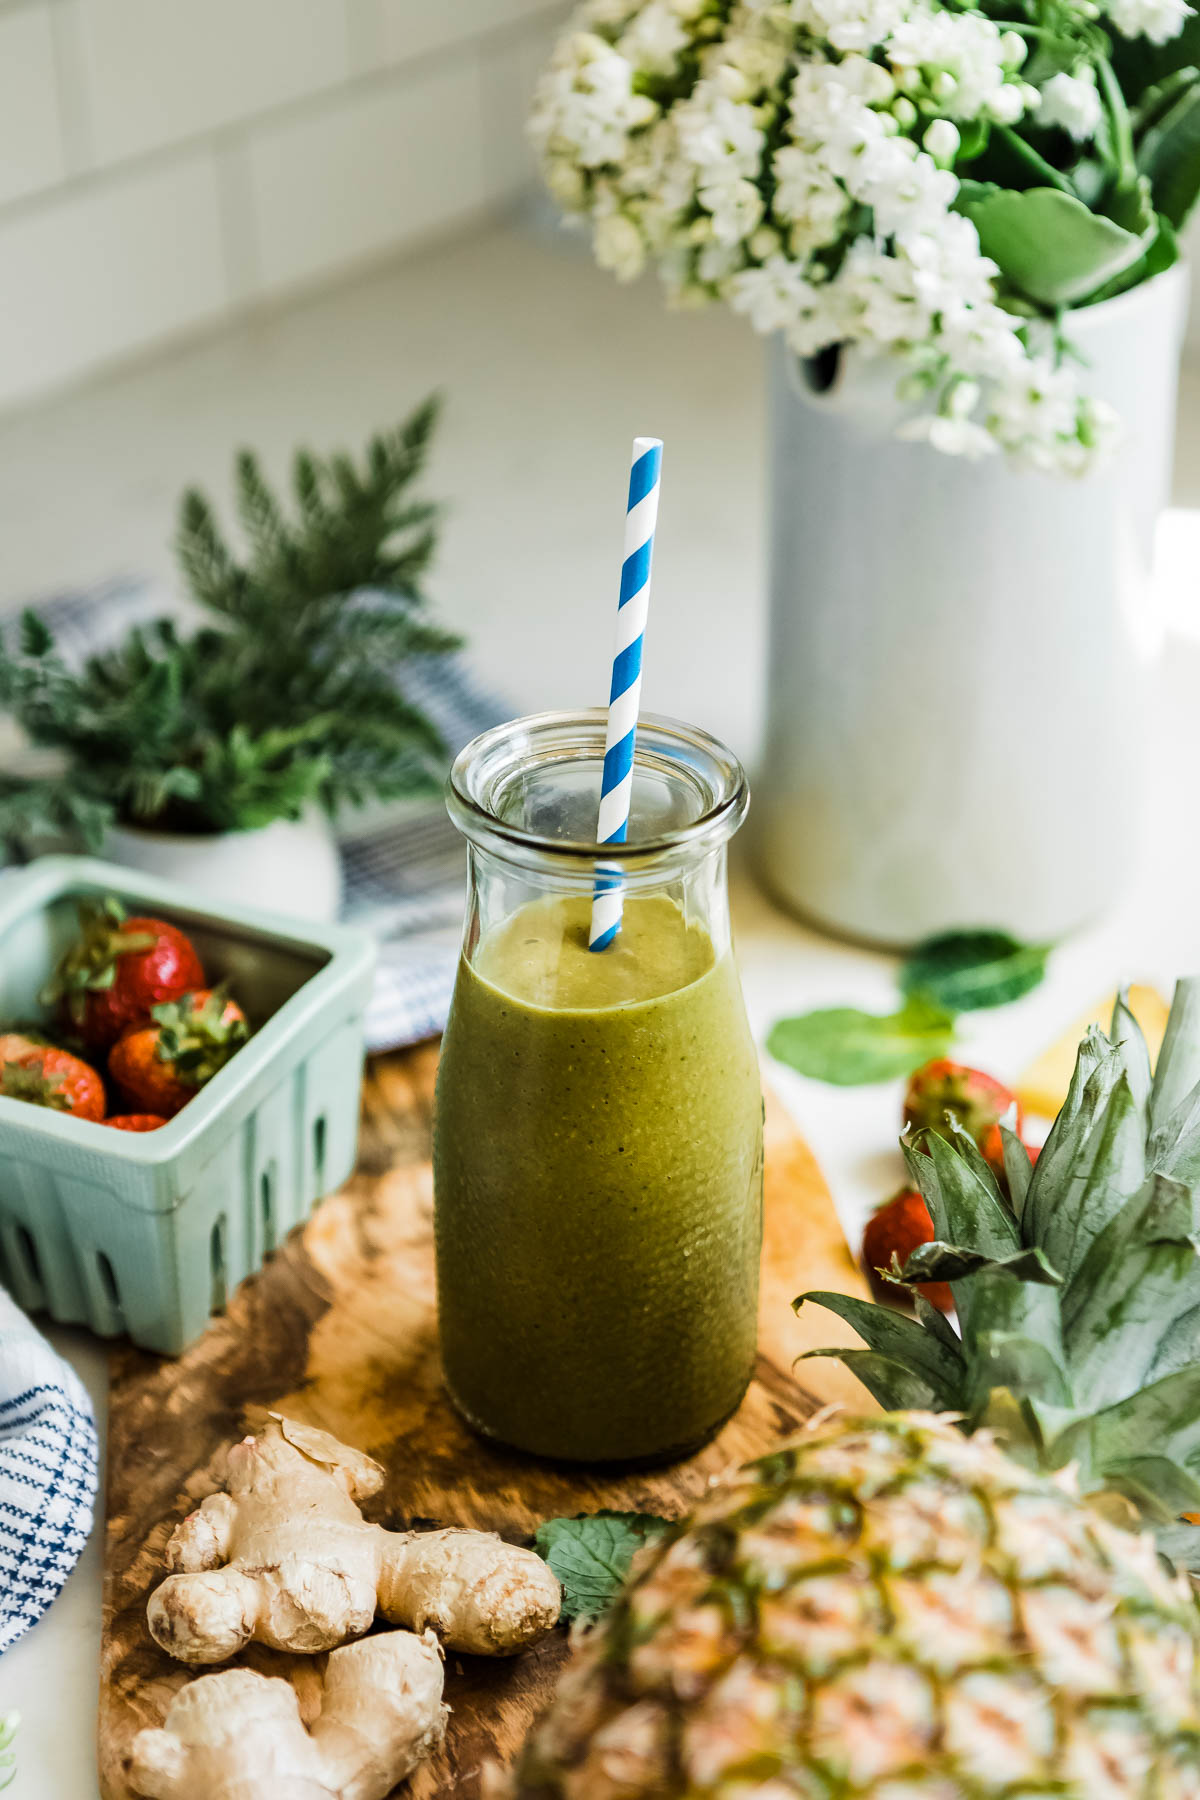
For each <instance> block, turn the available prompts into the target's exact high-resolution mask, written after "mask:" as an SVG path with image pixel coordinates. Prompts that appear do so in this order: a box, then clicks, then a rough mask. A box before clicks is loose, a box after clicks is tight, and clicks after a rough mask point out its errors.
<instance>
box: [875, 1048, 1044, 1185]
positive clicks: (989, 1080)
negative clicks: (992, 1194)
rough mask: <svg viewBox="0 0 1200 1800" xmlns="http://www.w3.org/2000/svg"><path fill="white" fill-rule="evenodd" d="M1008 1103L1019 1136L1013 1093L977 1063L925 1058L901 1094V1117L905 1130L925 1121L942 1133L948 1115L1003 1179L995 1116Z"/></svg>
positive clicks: (1000, 1115) (1018, 1112)
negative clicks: (971, 1138) (903, 1093)
mask: <svg viewBox="0 0 1200 1800" xmlns="http://www.w3.org/2000/svg"><path fill="white" fill-rule="evenodd" d="M1012 1107H1016V1109H1017V1110H1016V1126H1015V1129H1016V1131H1017V1134H1018V1136H1019V1135H1020V1132H1021V1109H1020V1106H1019V1105H1018V1104H1017V1097H1016V1095H1015V1094H1014V1093H1012V1092H1011V1090H1010V1089H1008V1088H1006V1087H1005V1086H1004V1084H1003V1082H1000V1081H997V1080H996V1079H995V1077H994V1076H992V1075H985V1074H984V1072H983V1070H982V1069H970V1068H968V1067H967V1065H966V1063H956V1062H949V1061H947V1060H945V1059H944V1058H942V1059H939V1060H938V1061H936V1062H929V1063H926V1064H925V1066H924V1068H923V1069H918V1070H917V1072H916V1074H915V1075H914V1076H913V1077H912V1079H911V1080H910V1082H909V1084H908V1092H907V1093H906V1094H905V1096H904V1123H905V1126H906V1128H907V1129H908V1130H909V1131H919V1130H921V1129H922V1127H928V1128H929V1129H930V1130H932V1131H938V1132H942V1133H943V1134H944V1133H945V1132H946V1130H947V1126H948V1123H949V1121H950V1120H951V1119H953V1120H954V1122H955V1124H957V1125H958V1126H960V1127H961V1128H962V1130H963V1131H966V1132H968V1133H969V1134H970V1135H971V1137H973V1138H974V1139H975V1142H976V1144H977V1145H978V1146H979V1150H980V1154H981V1155H982V1156H983V1157H984V1158H985V1160H986V1161H987V1163H988V1166H989V1167H990V1168H991V1170H992V1172H993V1174H994V1175H995V1176H996V1177H997V1179H998V1180H1003V1178H1004V1142H1003V1139H1002V1138H1001V1136H1000V1120H1001V1119H1003V1118H1004V1117H1005V1116H1006V1115H1007V1114H1008V1113H1009V1111H1010V1109H1011V1108H1012Z"/></svg>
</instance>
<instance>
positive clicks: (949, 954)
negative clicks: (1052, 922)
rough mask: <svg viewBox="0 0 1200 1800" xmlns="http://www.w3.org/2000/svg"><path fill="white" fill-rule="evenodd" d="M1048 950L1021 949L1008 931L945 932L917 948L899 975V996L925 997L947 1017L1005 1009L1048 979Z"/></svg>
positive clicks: (1042, 947)
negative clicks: (1002, 1007)
mask: <svg viewBox="0 0 1200 1800" xmlns="http://www.w3.org/2000/svg"><path fill="white" fill-rule="evenodd" d="M1048 955H1049V947H1048V945H1046V944H1022V943H1020V942H1018V940H1017V939H1016V938H1015V937H1010V936H1009V934H1008V932H1007V931H943V932H939V933H938V935H937V936H936V937H931V938H926V940H925V942H924V943H923V944H918V946H917V948H916V949H915V950H914V951H913V953H912V955H911V956H910V957H909V958H908V960H907V962H906V963H905V964H904V966H903V967H902V969H901V970H900V992H901V993H902V994H909V995H914V994H923V995H924V996H925V997H926V998H927V999H929V1000H932V1001H933V1002H934V1003H935V1004H936V1005H938V1006H944V1007H945V1008H946V1010H947V1011H948V1012H975V1011H976V1010H977V1009H978V1008H979V1007H983V1006H1003V1005H1005V1004H1006V1002H1007V1001H1009V1000H1016V999H1019V998H1020V996H1021V995H1022V994H1027V993H1028V992H1029V991H1030V989H1031V988H1035V987H1036V986H1037V985H1038V983H1039V981H1041V979H1042V977H1043V975H1045V973H1046V958H1047V956H1048Z"/></svg>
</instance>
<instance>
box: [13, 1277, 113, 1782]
mask: <svg viewBox="0 0 1200 1800" xmlns="http://www.w3.org/2000/svg"><path fill="white" fill-rule="evenodd" d="M97 1465H98V1452H97V1445H96V1427H95V1425H94V1423H93V1421H92V1408H91V1402H90V1401H89V1399H88V1396H87V1393H86V1391H85V1390H84V1387H83V1384H82V1382H81V1381H80V1380H79V1377H78V1376H77V1375H76V1374H75V1372H74V1370H73V1369H71V1368H69V1367H68V1365H67V1364H66V1363H65V1362H64V1361H63V1360H62V1358H61V1357H60V1356H58V1355H56V1353H55V1352H54V1351H53V1350H52V1349H51V1348H50V1346H49V1344H48V1343H47V1342H46V1340H45V1338H44V1337H42V1335H41V1334H40V1332H38V1331H36V1330H35V1329H34V1327H33V1326H32V1325H31V1324H30V1323H29V1320H28V1319H27V1318H26V1317H25V1315H24V1313H23V1312H21V1311H20V1310H19V1308H17V1307H16V1306H14V1305H13V1303H12V1301H11V1300H10V1299H9V1297H8V1295H7V1294H6V1293H5V1292H4V1290H3V1289H2V1288H0V1650H7V1649H8V1647H9V1645H10V1644H14V1643H15V1642H16V1641H17V1639H18V1638H19V1637H20V1636H21V1634H22V1632H25V1631H28V1630H29V1627H30V1626H31V1625H35V1624H36V1623H37V1621H38V1620H39V1619H40V1618H41V1616H42V1614H43V1613H44V1612H45V1610H46V1608H47V1607H48V1606H49V1604H50V1602H51V1601H52V1600H53V1599H55V1597H56V1596H57V1594H58V1592H59V1589H60V1588H61V1587H62V1585H63V1583H64V1581H65V1580H66V1579H67V1576H68V1575H69V1574H70V1573H71V1570H72V1569H73V1568H74V1567H75V1564H76V1563H77V1562H78V1560H79V1556H80V1552H81V1551H82V1550H83V1546H84V1545H85V1544H86V1542H87V1538H88V1533H89V1532H90V1531H91V1528H92V1501H93V1499H94V1497H95V1493H96V1474H97ZM0 1785H2V1784H0Z"/></svg>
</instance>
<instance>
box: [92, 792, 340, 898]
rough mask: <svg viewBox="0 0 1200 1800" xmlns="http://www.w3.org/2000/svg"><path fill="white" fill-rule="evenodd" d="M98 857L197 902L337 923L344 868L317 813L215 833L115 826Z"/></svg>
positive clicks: (325, 821)
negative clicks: (179, 888)
mask: <svg viewBox="0 0 1200 1800" xmlns="http://www.w3.org/2000/svg"><path fill="white" fill-rule="evenodd" d="M101 855H102V856H104V857H106V858H107V859H108V861H110V862H117V863H123V864H125V866H126V867H127V868H131V869H139V870H141V871H142V872H143V873H144V874H147V875H161V876H165V877H166V878H167V879H168V880H171V881H179V882H182V883H184V885H185V886H187V887H188V888H190V889H191V891H192V892H193V893H194V894H195V895H196V896H197V898H198V899H203V900H216V901H218V902H221V901H228V902H231V903H233V904H236V905H239V906H255V907H261V908H262V909H263V911H265V912H273V913H283V914H285V915H286V916H289V917H291V918H298V919H313V920H319V921H326V920H329V919H333V918H336V916H337V911H338V903H339V900H340V898H341V885H342V869H341V859H340V857H339V855H338V848H337V843H336V841H335V839H334V836H333V830H332V828H331V826H330V824H329V821H328V819H327V818H326V817H325V814H324V813H322V812H319V811H316V810H313V811H311V812H308V813H306V814H305V816H304V817H303V818H302V819H298V820H295V821H292V820H290V819H276V820H275V821H274V823H273V824H270V825H264V826H263V827H262V829H261V830H258V831H228V832H218V833H214V834H212V835H203V834H196V835H188V834H184V833H182V832H166V831H140V830H136V829H133V828H131V827H129V826H126V825H114V826H113V827H112V828H111V829H110V831H109V833H108V835H107V837H106V838H105V841H104V845H103V848H102V850H101Z"/></svg>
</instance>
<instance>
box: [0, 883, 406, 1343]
mask: <svg viewBox="0 0 1200 1800" xmlns="http://www.w3.org/2000/svg"><path fill="white" fill-rule="evenodd" d="M105 894H115V895H116V896H117V897H118V898H119V899H120V900H122V901H123V902H124V904H125V905H126V906H127V907H128V909H129V911H130V912H134V913H150V914H153V915H155V916H159V917H162V918H165V919H167V920H169V921H170V922H172V923H173V924H176V925H179V926H181V927H182V929H183V930H184V931H186V932H187V934H188V936H189V937H190V938H191V939H192V941H193V942H194V944H195V946H196V948H197V950H198V951H199V953H200V957H201V960H202V961H203V963H204V967H205V970H206V973H207V975H208V977H209V979H210V981H213V982H217V981H228V982H229V983H230V986H231V989H232V992H233V994H234V996H235V997H236V999H237V1000H238V1001H239V1002H240V1003H241V1005H242V1006H243V1008H244V1009H245V1011H246V1013H247V1014H248V1016H249V1019H250V1023H251V1026H252V1027H253V1031H254V1035H253V1036H252V1037H251V1039H250V1041H249V1043H247V1044H245V1045H244V1046H243V1047H242V1048H241V1049H240V1050H239V1051H238V1052H237V1054H236V1055H235V1056H234V1057H233V1058H232V1059H231V1061H230V1062H229V1063H228V1064H227V1066H226V1067H225V1068H224V1069H222V1070H221V1071H220V1072H219V1073H218V1074H217V1075H215V1076H214V1077H213V1079H212V1080H211V1081H210V1082H209V1083H208V1084H207V1086H205V1087H203V1088H201V1089H200V1091H199V1092H198V1093H197V1095H196V1097H195V1099H194V1100H191V1101H189V1102H188V1104H187V1106H185V1107H184V1108H183V1110H182V1111H181V1112H179V1113H177V1114H176V1116H175V1117H174V1118H173V1119H171V1120H170V1121H169V1122H168V1123H167V1124H166V1125H164V1126H162V1127H161V1128H160V1129H159V1130H158V1131H152V1132H146V1133H144V1134H134V1133H129V1132H123V1131H113V1130H110V1129H109V1128H108V1127H106V1126H104V1125H95V1124H92V1123H91V1122H90V1121H89V1120H86V1119H75V1118H72V1117H70V1116H69V1115H67V1114H64V1113H58V1112H51V1111H48V1110H43V1109H42V1108H40V1107H35V1106H29V1105H26V1104H24V1103H23V1102H21V1101H19V1100H10V1099H6V1098H5V1097H4V1096H2V1095H0V1281H2V1282H3V1285H4V1286H5V1287H7V1288H8V1289H9V1291H10V1292H11V1293H12V1295H13V1296H14V1298H15V1299H16V1300H17V1301H18V1302H19V1303H20V1304H21V1305H22V1306H24V1307H26V1308H27V1309H28V1310H30V1311H36V1310H45V1311H47V1312H49V1313H50V1314H51V1315H52V1316H53V1317H54V1318H56V1319H59V1320H62V1321H64V1322H65V1323H72V1324H86V1325H90V1326H91V1328H92V1330H93V1331H96V1332H98V1333H99V1334H100V1335H101V1336H102V1337H113V1336H116V1335H117V1334H119V1333H121V1332H127V1333H128V1334H129V1336H130V1337H131V1338H132V1339H133V1341H134V1342H135V1343H137V1344H142V1345H144V1346H145V1347H146V1348H147V1349H149V1350H159V1351H163V1352H166V1353H167V1354H169V1355H174V1354H177V1353H178V1352H179V1351H180V1350H182V1349H183V1348H184V1347H185V1346H186V1345H187V1344H189V1343H190V1342H191V1341H192V1339H193V1338H195V1337H196V1336H198V1334H199V1333H200V1332H201V1331H202V1330H203V1328H204V1325H205V1323H206V1322H207V1320H208V1318H209V1316H210V1314H211V1313H213V1312H214V1311H217V1310H219V1309H220V1308H221V1307H222V1306H223V1305H224V1304H225V1300H226V1298H227V1296H228V1294H229V1293H230V1292H231V1291H232V1289H233V1288H234V1287H235V1286H236V1284H237V1283H238V1282H239V1281H240V1280H241V1279H242V1278H243V1276H245V1275H249V1274H251V1273H252V1272H253V1271H254V1270H255V1269H257V1268H259V1267H260V1266H261V1264H262V1262H263V1260H264V1258H265V1257H267V1256H268V1255H269V1254H270V1253H271V1251H272V1250H274V1249H275V1247H276V1245H277V1244H279V1243H281V1242H282V1241H283V1239H284V1237H285V1236H286V1235H287V1233H288V1232H289V1231H290V1230H291V1228H292V1227H293V1226H294V1225H298V1224H299V1223H301V1221H302V1220H304V1219H305V1218H307V1216H308V1214H309V1213H310V1212H311V1210H312V1208H313V1207H314V1205H315V1204H316V1202H317V1201H318V1200H320V1199H321V1197H322V1196H323V1195H324V1194H327V1193H329V1192H331V1191H332V1190H333V1189H334V1188H336V1187H338V1186H339V1185H340V1184H341V1183H342V1182H343V1181H344V1180H345V1179H346V1177H347V1176H348V1175H349V1173H350V1171H351V1169H352V1168H353V1166H354V1160H355V1152H356V1147H357V1142H358V1116H359V1095H360V1090H361V1085H362V1066H363V1014H364V1010H365V1008H366V1003H367V998H368V995H369V993H370V989H371V974H372V967H373V963H374V947H373V945H372V942H371V939H370V938H369V937H368V936H367V935H366V933H365V932H361V931H356V930H353V929H350V928H348V927H345V926H340V925H310V924H308V923H306V922H301V921H298V920H291V919H283V918H279V917H276V916H275V915H272V914H269V913H259V912H255V911H252V910H251V909H250V908H248V907H247V908H245V909H242V908H240V907H238V908H231V907H222V908H221V909H220V910H219V911H217V910H214V909H211V908H208V907H202V906H199V905H197V904H196V902H195V900H194V899H193V898H192V897H190V896H189V894H188V892H187V890H186V889H184V888H182V887H178V886H176V885H175V884H174V883H172V882H167V881H158V880H153V879H151V878H150V877H149V876H142V875H140V874H135V873H134V872H133V871H132V870H129V869H124V868H119V867H116V866H115V865H112V864H109V863H104V862H98V861H95V860H94V859H92V858H90V857H79V856H47V857H43V858H41V859H40V860H39V861H37V862H35V863H33V864H31V865H30V866H29V867H28V868H26V869H21V870H18V871H8V872H5V873H4V874H3V875H2V876H0V1023H8V1024H11V1023H13V1022H15V1021H28V1020H31V1019H34V1018H37V1017H38V1016H39V1014H40V1008H39V1006H38V1000H37V996H38V991H39V989H40V988H41V987H42V985H43V983H44V982H45V981H46V980H47V978H48V976H49V975H50V973H51V971H52V970H53V968H54V967H55V965H56V963H57V962H58V959H59V957H60V956H61V955H62V953H63V951H64V950H65V949H66V948H67V946H68V944H69V943H70V942H71V940H72V937H73V935H74V932H75V925H76V903H77V902H78V901H79V900H82V899H87V898H94V897H97V896H103V895H105Z"/></svg>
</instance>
